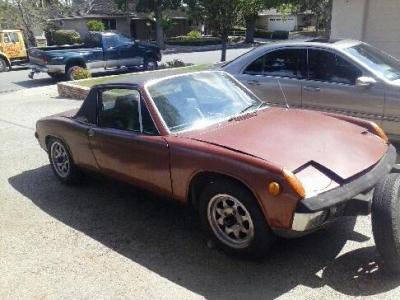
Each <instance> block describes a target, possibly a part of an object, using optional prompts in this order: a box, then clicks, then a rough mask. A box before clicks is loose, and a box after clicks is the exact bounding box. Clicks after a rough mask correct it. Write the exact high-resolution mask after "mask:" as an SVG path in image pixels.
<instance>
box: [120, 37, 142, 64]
mask: <svg viewBox="0 0 400 300" xmlns="http://www.w3.org/2000/svg"><path fill="white" fill-rule="evenodd" d="M118 43H119V44H118V46H117V50H118V53H119V64H120V65H121V66H126V67H132V66H140V65H142V64H143V55H140V52H141V51H140V49H139V48H138V45H137V44H136V43H135V42H134V41H132V40H130V39H128V38H126V37H124V36H119V42H118Z"/></svg>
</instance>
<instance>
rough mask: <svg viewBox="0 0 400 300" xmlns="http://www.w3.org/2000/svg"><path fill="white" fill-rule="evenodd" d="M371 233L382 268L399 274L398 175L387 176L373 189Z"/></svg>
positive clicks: (399, 195)
mask: <svg viewBox="0 0 400 300" xmlns="http://www.w3.org/2000/svg"><path fill="white" fill-rule="evenodd" d="M372 232H373V235H374V239H375V244H376V248H377V249H378V251H379V254H380V255H381V257H382V259H383V262H384V268H385V269H386V270H387V271H389V272H390V273H394V274H400V174H389V175H388V176H387V177H385V178H384V179H382V180H381V182H380V183H379V184H378V185H377V187H376V188H375V191H374V196H373V199H372Z"/></svg>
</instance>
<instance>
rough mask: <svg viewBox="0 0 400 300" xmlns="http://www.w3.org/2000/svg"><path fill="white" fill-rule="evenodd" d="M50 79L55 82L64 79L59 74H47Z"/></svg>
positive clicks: (63, 76) (62, 75)
mask: <svg viewBox="0 0 400 300" xmlns="http://www.w3.org/2000/svg"><path fill="white" fill-rule="evenodd" d="M47 74H48V75H49V76H50V77H51V78H53V79H54V80H56V81H59V80H63V79H64V78H65V75H64V74H60V73H47Z"/></svg>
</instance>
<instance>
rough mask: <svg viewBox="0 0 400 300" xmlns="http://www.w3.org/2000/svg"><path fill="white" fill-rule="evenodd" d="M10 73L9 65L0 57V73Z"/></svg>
mask: <svg viewBox="0 0 400 300" xmlns="http://www.w3.org/2000/svg"><path fill="white" fill-rule="evenodd" d="M7 71H8V64H7V62H6V60H5V59H4V58H1V57H0V73H1V72H7Z"/></svg>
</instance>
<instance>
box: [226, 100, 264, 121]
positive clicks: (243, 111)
mask: <svg viewBox="0 0 400 300" xmlns="http://www.w3.org/2000/svg"><path fill="white" fill-rule="evenodd" d="M265 105H267V103H266V102H261V103H259V104H258V106H257V107H256V108H255V109H254V112H256V111H257V110H259V109H260V108H261V107H263V106H265ZM254 106H255V104H251V105H249V106H247V107H246V108H244V109H243V110H241V111H240V112H239V113H238V114H236V115H234V116H233V117H231V118H230V119H229V120H228V121H232V120H234V119H235V118H236V117H237V116H240V115H241V114H244V113H245V112H246V111H248V110H250V109H251V108H252V107H254Z"/></svg>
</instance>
